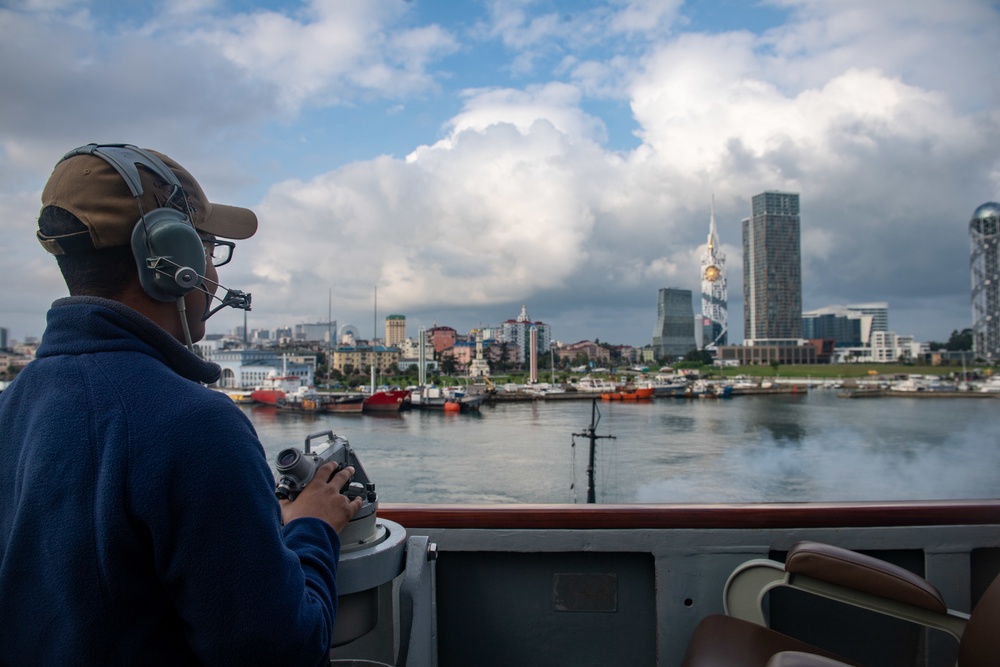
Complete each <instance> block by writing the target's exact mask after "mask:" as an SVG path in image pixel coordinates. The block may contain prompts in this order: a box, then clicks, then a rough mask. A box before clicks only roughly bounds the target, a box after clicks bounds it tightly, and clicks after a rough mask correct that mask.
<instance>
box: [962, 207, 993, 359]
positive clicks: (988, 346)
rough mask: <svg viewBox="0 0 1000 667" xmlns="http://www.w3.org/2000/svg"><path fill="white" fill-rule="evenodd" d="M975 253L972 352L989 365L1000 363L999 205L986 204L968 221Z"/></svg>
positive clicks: (971, 263)
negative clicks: (989, 362)
mask: <svg viewBox="0 0 1000 667" xmlns="http://www.w3.org/2000/svg"><path fill="white" fill-rule="evenodd" d="M969 241H970V242H971V245H972V253H971V256H970V258H969V263H970V265H971V269H972V349H973V351H974V352H975V354H976V356H977V357H979V358H982V359H985V360H987V361H995V360H997V359H1000V204H998V203H996V202H992V201H991V202H987V203H985V204H983V205H982V206H980V207H979V208H977V209H976V210H975V212H974V213H973V214H972V220H970V221H969Z"/></svg>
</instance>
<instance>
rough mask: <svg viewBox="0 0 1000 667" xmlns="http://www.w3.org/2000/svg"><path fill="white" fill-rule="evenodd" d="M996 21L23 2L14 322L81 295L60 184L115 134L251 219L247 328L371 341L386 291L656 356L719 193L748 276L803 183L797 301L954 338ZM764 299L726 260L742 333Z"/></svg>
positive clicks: (708, 1)
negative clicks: (42, 222)
mask: <svg viewBox="0 0 1000 667" xmlns="http://www.w3.org/2000/svg"><path fill="white" fill-rule="evenodd" d="M998 29H1000V7H998V6H997V5H996V3H992V2H983V1H982V0H956V1H955V2H949V3H912V2H906V1H904V0H886V2H879V3H871V2H863V1H862V0H844V1H843V2H836V3H834V2H819V3H818V2H811V1H809V0H781V1H780V2H779V1H777V0H765V1H764V2H760V3H737V2H733V1H732V0H686V1H685V0H621V1H620V2H619V1H615V2H610V1H598V0H578V1H577V0H573V1H570V0H546V2H520V1H515V0H482V1H481V2H477V1H473V2H468V3H458V4H456V3H449V2H444V0H411V1H407V2H404V1H403V0H384V1H380V2H369V1H363V0H344V1H343V2H329V0H268V2H266V3H258V2H243V1H240V2H237V1H235V0H213V1H211V2H201V1H199V2H185V3H125V4H122V3H102V2H97V1H96V0H48V1H47V2H23V1H17V2H13V3H6V4H5V5H4V6H3V8H0V58H3V62H8V63H17V64H18V65H17V67H7V68H0V84H2V85H3V89H4V91H5V95H4V96H3V97H2V99H0V174H3V176H4V178H2V179H0V239H2V244H3V248H4V252H3V253H0V272H2V273H3V275H4V276H6V277H7V279H8V280H9V281H10V282H11V284H12V285H13V286H14V288H13V289H8V290H5V291H4V293H3V294H0V321H2V324H3V326H5V327H8V328H9V329H10V332H11V335H12V337H13V338H17V339H23V338H25V337H26V336H38V335H40V334H41V333H42V330H43V328H44V314H45V311H46V310H47V308H48V306H49V304H50V303H51V302H52V301H54V300H55V299H57V298H59V297H61V296H63V295H64V294H65V287H64V285H63V282H62V280H61V278H60V276H59V274H58V271H57V269H56V267H55V263H54V262H53V261H52V258H51V257H49V256H47V255H46V254H45V252H44V251H43V250H42V249H41V248H39V247H38V244H37V241H36V240H35V238H34V232H35V229H36V222H35V221H36V220H37V215H38V207H39V194H40V192H41V189H42V185H43V184H44V182H45V180H46V178H47V177H48V175H49V174H50V173H51V171H52V168H53V166H54V164H55V163H56V162H57V160H58V159H59V157H61V156H62V155H63V154H65V153H66V152H67V151H68V150H70V149H72V148H73V147H76V146H80V145H82V144H85V143H88V142H91V141H111V142H131V143H135V144H137V145H140V146H145V147H150V148H154V149H158V150H162V151H164V152H166V153H167V154H168V155H170V156H171V157H173V158H175V159H176V160H177V161H178V162H180V163H181V164H183V165H184V166H185V167H187V168H188V169H190V170H191V172H192V173H193V174H194V175H195V176H196V177H197V178H198V179H199V181H200V182H201V185H202V186H203V187H204V189H205V191H206V192H207V193H208V195H209V197H210V198H211V199H212V200H213V201H216V202H219V203H224V204H225V203H228V204H235V205H242V206H247V207H249V208H252V209H254V210H255V211H256V212H257V213H258V216H259V218H260V223H261V224H260V231H259V232H258V234H257V235H256V236H255V237H254V238H252V239H249V240H247V241H245V242H241V243H239V244H237V247H236V255H235V258H234V260H233V262H231V263H230V264H228V265H226V266H225V267H223V270H222V275H221V282H222V284H223V285H225V286H227V287H230V288H235V289H240V290H243V291H246V292H250V293H252V294H253V297H254V298H253V311H252V312H250V313H249V314H248V318H249V319H248V325H249V326H252V327H262V328H274V327H276V326H277V325H278V324H279V323H295V322H306V321H315V320H322V319H325V318H326V317H327V310H328V304H329V299H328V294H329V292H330V291H331V290H332V291H333V293H334V296H333V309H334V311H335V313H334V316H335V317H336V318H337V319H339V320H340V321H344V322H354V323H356V324H357V326H358V327H359V329H360V330H361V332H362V334H363V335H365V336H371V335H373V332H372V331H371V327H372V324H371V323H372V315H371V313H372V307H371V305H372V304H371V302H372V298H371V295H372V291H373V289H376V288H377V290H378V300H379V310H380V311H381V312H386V313H388V312H400V313H406V314H407V318H408V321H409V322H412V323H413V324H414V325H424V326H430V325H431V323H432V322H433V321H434V320H438V321H448V322H451V323H452V324H453V325H454V326H456V327H457V328H472V327H475V326H476V325H477V324H478V323H479V322H481V321H490V320H496V319H499V317H500V316H501V315H502V314H503V313H508V312H517V309H518V308H519V307H520V305H521V304H522V303H528V304H529V306H530V307H531V308H532V310H533V311H534V312H537V313H539V314H544V318H545V320H546V321H547V322H550V323H552V325H553V327H554V333H555V335H556V336H557V337H559V338H560V339H564V340H586V339H594V338H599V339H601V340H612V341H616V342H620V343H624V344H632V345H638V344H643V343H645V342H647V341H648V340H649V333H650V331H651V330H652V328H653V327H654V326H655V323H656V322H655V318H656V313H655V312H653V311H652V309H651V307H650V304H651V303H653V302H655V299H656V294H657V290H658V289H659V288H661V287H664V286H676V287H679V288H684V289H691V290H692V291H693V292H695V293H696V294H697V293H698V291H699V289H700V280H701V277H700V275H699V268H700V260H701V257H702V254H703V252H704V251H705V248H706V239H705V233H704V232H705V224H704V221H705V219H706V217H707V216H708V213H709V211H708V209H709V205H708V202H709V201H710V200H711V197H712V195H713V194H714V198H715V216H716V221H717V227H718V232H719V238H720V240H721V247H720V248H719V249H720V251H721V252H723V253H724V254H726V256H727V258H728V261H729V262H730V268H733V267H735V266H737V265H736V262H737V261H739V260H738V258H739V257H740V252H741V249H740V242H739V240H738V239H739V237H740V233H741V229H740V222H741V220H742V219H743V218H746V217H748V215H750V213H751V197H752V196H753V195H754V194H755V193H759V192H762V191H765V190H772V189H773V190H779V191H787V192H798V193H800V194H801V196H802V201H803V210H802V218H803V221H804V222H805V221H807V222H808V224H806V225H804V227H803V230H802V239H801V253H802V272H803V275H802V283H803V290H804V291H803V294H802V301H803V303H802V306H803V308H814V307H822V306H824V305H826V304H831V303H859V302H865V301H873V300H874V301H887V302H888V303H889V304H890V306H891V308H892V310H893V322H894V326H893V328H894V329H895V330H897V331H899V332H905V333H908V334H913V335H914V336H915V337H917V338H918V339H921V340H941V339H946V338H947V337H948V335H949V333H950V332H951V331H952V330H955V329H959V330H961V329H964V328H967V327H970V326H971V324H972V322H971V317H972V309H971V307H970V293H969V236H968V221H969V218H970V216H971V214H972V212H973V211H974V210H975V209H976V207H978V206H979V205H981V204H982V203H984V202H988V201H997V200H1000V157H998V155H997V152H996V150H995V147H996V146H997V145H1000V114H998V112H997V111H996V104H995V101H996V100H997V99H1000V80H998V79H997V78H996V77H995V66H994V65H993V63H992V61H991V60H990V59H989V58H984V57H983V55H982V51H981V44H983V43H989V42H990V40H991V39H992V38H993V36H994V35H995V34H996V33H997V31H998ZM164 63H169V64H170V67H167V68H164V66H163V64H164ZM151 72H156V73H157V75H155V76H153V75H151ZM742 295H743V280H742V275H741V272H740V271H738V270H731V271H729V275H728V303H727V305H728V311H729V318H728V324H729V342H730V343H733V342H739V341H742V340H743V338H744V332H743V330H742V329H743V320H742V318H741V317H740V316H739V315H740V313H741V312H742V310H743V308H744V305H743V299H742ZM242 319H243V317H242V313H238V312H232V311H223V312H220V313H219V314H217V315H215V316H214V317H213V318H212V319H211V320H209V322H208V330H209V331H210V332H222V331H227V330H231V329H233V328H235V327H236V326H238V324H239V323H241V321H242Z"/></svg>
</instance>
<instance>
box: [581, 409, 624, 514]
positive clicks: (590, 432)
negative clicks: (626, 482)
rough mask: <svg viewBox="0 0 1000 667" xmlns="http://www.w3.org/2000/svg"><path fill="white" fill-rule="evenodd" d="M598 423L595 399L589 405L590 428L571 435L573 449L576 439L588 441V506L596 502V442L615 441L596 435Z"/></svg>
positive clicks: (599, 415) (613, 437) (609, 437)
mask: <svg viewBox="0 0 1000 667" xmlns="http://www.w3.org/2000/svg"><path fill="white" fill-rule="evenodd" d="M600 421H601V412H600V410H598V409H597V399H596V398H595V399H594V400H593V401H592V402H591V404H590V426H589V427H587V430H586V431H584V432H583V433H574V434H573V446H574V447H576V439H577V438H587V440H589V441H590V458H589V459H588V462H587V502H588V503H590V504H594V503H596V502H597V497H596V494H595V493H594V450H595V449H596V444H597V441H598V440H601V439H605V438H608V439H611V440H615V436H613V435H597V425H598V424H599V423H600Z"/></svg>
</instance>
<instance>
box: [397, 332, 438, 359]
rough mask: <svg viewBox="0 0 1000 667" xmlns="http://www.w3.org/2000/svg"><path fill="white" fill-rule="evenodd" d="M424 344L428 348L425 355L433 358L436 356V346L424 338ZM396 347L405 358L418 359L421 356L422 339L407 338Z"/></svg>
mask: <svg viewBox="0 0 1000 667" xmlns="http://www.w3.org/2000/svg"><path fill="white" fill-rule="evenodd" d="M424 345H425V346H426V348H427V349H426V350H424V355H425V356H426V357H427V358H428V359H431V358H433V357H434V348H433V347H432V346H431V344H430V342H429V341H427V340H426V336H425V338H424ZM396 347H398V348H399V353H400V355H402V357H403V358H405V359H416V358H418V357H419V356H420V339H419V338H407V339H406V340H404V341H403V342H401V343H400V344H399V345H397V346H396Z"/></svg>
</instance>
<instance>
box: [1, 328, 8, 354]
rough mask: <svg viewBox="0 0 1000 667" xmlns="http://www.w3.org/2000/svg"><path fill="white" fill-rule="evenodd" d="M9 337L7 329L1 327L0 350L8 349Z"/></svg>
mask: <svg viewBox="0 0 1000 667" xmlns="http://www.w3.org/2000/svg"><path fill="white" fill-rule="evenodd" d="M7 335H8V332H7V329H6V327H0V350H6V349H7Z"/></svg>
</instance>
